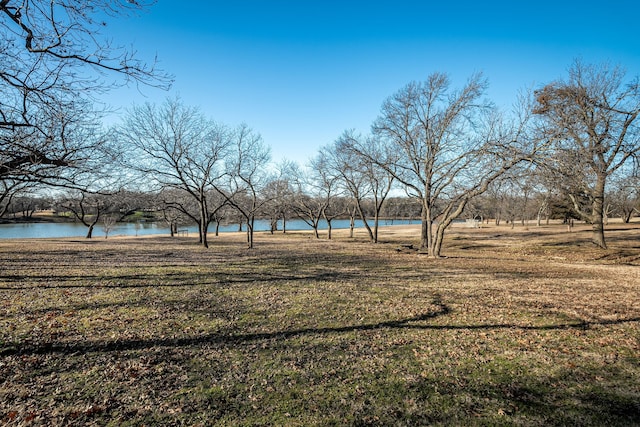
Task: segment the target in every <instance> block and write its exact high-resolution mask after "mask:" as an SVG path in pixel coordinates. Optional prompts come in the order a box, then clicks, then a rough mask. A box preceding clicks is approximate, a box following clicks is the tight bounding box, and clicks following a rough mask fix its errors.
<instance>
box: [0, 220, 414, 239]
mask: <svg viewBox="0 0 640 427" xmlns="http://www.w3.org/2000/svg"><path fill="white" fill-rule="evenodd" d="M402 224H420V221H419V220H405V219H395V220H381V221H380V225H381V226H385V225H402ZM332 225H333V228H334V229H341V228H349V220H348V219H344V220H333V221H332ZM355 225H356V228H362V227H364V225H363V223H362V221H360V220H357V221H356V224H355ZM369 225H373V222H372V221H370V222H369ZM269 228H270V227H269V221H266V220H256V224H255V231H268V230H269ZM180 229H181V230H183V229H186V230H188V232H189V234H192V233H193V234H196V235H197V234H198V227H197V226H190V227H180ZM278 229H279V230H282V222H280V223H279V224H278ZM319 229H320V230H326V229H327V223H326V221H324V220H323V221H321V222H320V227H319ZM243 230H246V228H245V227H243ZM287 230H289V231H293V230H312V228H311V227H310V226H309V225H308V224H307V223H305V222H304V221H302V220H299V219H293V220H289V221H287ZM230 231H238V224H231V225H224V226H220V232H222V233H225V232H230ZM213 232H215V224H212V225H211V226H209V233H213ZM145 234H169V228H168V227H166V226H165V225H164V224H163V223H139V224H134V223H122V224H117V225H116V226H115V227H113V229H112V230H111V231H110V232H109V236H122V235H125V236H142V235H145ZM86 235H87V227H85V226H84V225H82V224H77V223H44V222H38V223H19V224H0V239H25V238H58V237H84V236H86ZM93 237H104V230H103V229H102V227H101V226H100V225H97V226H96V227H95V228H94V230H93Z"/></svg>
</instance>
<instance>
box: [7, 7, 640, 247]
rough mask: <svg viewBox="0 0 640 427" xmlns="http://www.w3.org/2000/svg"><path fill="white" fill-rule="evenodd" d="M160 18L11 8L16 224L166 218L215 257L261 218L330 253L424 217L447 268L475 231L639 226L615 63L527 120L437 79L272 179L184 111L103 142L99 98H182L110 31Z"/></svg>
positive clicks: (632, 105) (519, 105) (632, 119)
mask: <svg viewBox="0 0 640 427" xmlns="http://www.w3.org/2000/svg"><path fill="white" fill-rule="evenodd" d="M151 3H153V2H148V3H145V2H140V1H136V2H131V1H128V0H116V1H112V0H109V1H107V0H104V1H95V2H76V1H65V2H62V1H57V0H56V1H53V2H44V1H41V0H36V1H2V2H0V35H1V36H2V37H0V40H1V41H0V47H1V49H0V93H1V94H2V96H1V97H0V218H10V217H18V216H19V217H22V218H25V217H27V218H28V217H29V216H31V215H32V214H33V212H34V210H35V207H34V203H35V204H38V205H43V206H44V205H48V206H49V207H52V208H53V209H55V210H56V211H58V212H64V214H65V215H69V216H70V217H73V218H74V220H76V221H79V222H82V223H83V224H85V225H86V226H87V229H88V233H87V237H91V235H92V231H93V229H94V227H95V226H96V225H97V224H99V223H100V221H102V224H103V226H104V227H106V229H109V227H110V224H113V223H114V222H117V221H121V220H125V219H126V218H128V217H131V215H141V214H140V212H147V213H148V212H154V213H155V214H156V215H158V216H159V217H161V218H162V220H163V221H166V222H167V224H168V225H169V226H170V229H171V230H172V233H175V232H176V231H177V229H178V227H180V226H181V225H183V224H190V223H192V224H197V226H198V229H199V241H200V243H201V244H202V245H203V246H205V247H207V246H208V244H209V242H208V236H209V234H210V233H209V231H210V230H209V227H210V225H211V224H214V225H216V227H217V226H219V225H220V224H224V223H229V222H234V223H242V224H244V225H245V227H246V230H247V244H248V246H249V247H252V246H253V244H254V240H253V239H254V236H253V231H254V224H255V221H256V219H268V220H270V222H271V224H272V228H273V232H275V231H276V227H277V225H278V224H279V223H281V222H282V223H283V224H284V225H283V230H281V231H283V232H286V222H287V220H288V219H290V218H299V219H302V220H304V221H305V222H307V223H308V224H309V225H310V226H311V227H312V228H313V229H314V231H315V234H316V236H317V237H319V232H318V226H319V223H320V221H321V220H324V221H325V222H326V223H327V224H328V230H327V234H328V237H329V238H330V237H331V231H332V223H333V221H334V220H335V219H336V218H350V219H351V220H352V223H354V222H355V220H356V219H360V220H362V221H363V223H364V226H365V228H366V231H367V233H368V236H369V238H370V240H371V241H372V242H377V240H378V225H379V219H380V218H381V217H384V216H387V217H402V216H419V217H420V219H421V222H422V228H421V235H420V237H421V239H420V240H421V247H422V249H424V250H425V251H426V252H428V254H429V255H430V256H432V257H438V256H440V255H441V249H442V242H443V240H444V236H445V231H446V230H447V228H448V227H449V226H450V225H451V224H452V223H453V222H454V221H456V220H458V219H460V218H465V217H466V218H471V219H473V218H475V219H481V220H482V221H484V220H486V219H489V218H490V219H491V220H493V221H495V222H496V223H501V222H503V221H504V222H505V223H509V224H511V225H515V223H516V222H517V221H521V222H524V221H529V220H532V219H535V220H536V221H537V222H538V223H542V222H543V221H547V220H549V219H550V218H562V219H563V220H566V221H569V220H571V219H579V220H584V221H586V222H587V223H590V224H591V225H592V228H593V242H594V243H595V244H596V245H598V246H599V247H602V248H606V239H605V228H604V226H605V224H606V222H607V220H608V218H610V217H612V216H619V217H621V218H622V219H623V220H624V221H630V220H631V218H632V217H633V216H634V215H637V214H638V209H639V204H638V199H639V196H638V191H639V186H638V155H639V153H640V131H639V127H638V114H640V83H639V79H638V77H633V78H631V79H629V78H627V76H626V74H625V72H624V70H622V69H621V68H620V67H616V66H611V65H608V64H597V65H593V64H584V63H581V62H579V61H576V62H575V63H574V64H573V65H572V66H571V67H570V69H569V71H568V75H567V77H566V78H565V79H563V80H558V81H554V82H550V83H548V84H545V85H543V86H540V87H539V88H537V89H536V90H533V91H531V92H529V93H525V94H523V95H521V96H520V97H519V98H518V100H517V102H516V103H515V105H514V107H513V109H512V111H501V110H499V109H497V108H496V107H495V106H494V105H493V104H492V103H491V102H490V101H488V100H487V99H486V89H487V86H488V82H487V80H486V79H485V78H484V76H482V75H481V74H474V75H472V76H471V77H470V78H469V79H468V80H467V81H466V82H465V83H464V84H462V85H461V86H460V87H454V85H453V84H452V82H451V80H450V78H449V76H448V75H446V74H443V73H434V74H431V75H429V76H427V78H426V79H425V80H424V81H418V82H410V83H409V84H407V85H406V86H404V87H402V88H401V89H399V90H398V91H397V92H396V93H394V94H392V95H391V96H389V97H388V98H387V99H386V100H385V101H384V102H383V103H382V106H381V109H380V114H379V116H378V118H377V119H376V120H375V121H374V122H373V123H372V125H371V129H370V131H369V132H368V133H367V134H360V133H358V132H356V131H355V130H345V131H344V132H343V133H342V134H341V135H336V140H335V141H333V142H331V143H329V144H328V145H326V146H324V147H321V148H319V150H318V153H317V155H315V156H314V157H313V158H312V159H310V160H309V162H308V163H307V164H305V165H299V164H296V163H294V162H290V161H283V162H281V163H279V164H273V163H272V161H271V156H270V148H269V146H268V145H267V144H266V143H265V142H264V141H263V139H262V137H261V136H260V134H259V133H258V132H257V131H255V130H253V129H252V128H251V127H250V126H248V125H247V124H240V125H236V126H229V125H227V124H223V123H219V122H216V121H214V120H212V119H211V118H208V117H206V116H205V115H204V114H203V113H202V111H201V110H199V109H198V108H197V107H193V106H188V105H185V104H184V103H183V102H182V101H181V100H180V99H177V98H168V99H167V100H166V101H165V102H164V103H162V104H160V105H155V104H149V103H147V104H144V105H138V106H133V107H131V108H130V109H129V110H128V111H127V112H126V114H125V115H124V117H123V119H122V121H121V123H119V124H117V125H114V126H111V127H109V128H105V127H104V126H103V124H102V117H103V113H104V111H100V109H99V108H97V107H96V105H98V104H97V103H96V101H95V99H96V95H97V94H100V93H102V92H104V91H106V90H109V89H110V88H112V87H113V86H114V85H117V84H118V83H117V82H118V81H122V83H123V84H126V83H128V82H134V83H136V84H147V85H153V86H160V87H169V85H170V83H171V77H170V76H168V75H167V74H165V73H164V72H162V71H160V70H157V69H156V68H155V66H154V65H151V66H149V65H147V64H146V63H145V62H143V61H141V60H139V59H137V58H136V57H135V56H134V55H132V54H131V53H130V52H128V51H126V50H122V49H119V48H117V47H114V46H112V45H111V42H110V41H109V40H108V39H107V38H104V37H102V36H101V29H102V28H104V27H105V25H107V24H108V23H105V22H103V18H105V17H117V16H118V15H122V14H129V13H132V12H136V11H138V10H141V9H144V8H146V7H148V6H149V5H150V4H151ZM114 77H120V79H118V78H114ZM114 82H116V83H114ZM44 194H48V201H47V202H46V203H45V200H44V199H43V197H44ZM409 214H410V215H409ZM215 232H217V229H216V230H215Z"/></svg>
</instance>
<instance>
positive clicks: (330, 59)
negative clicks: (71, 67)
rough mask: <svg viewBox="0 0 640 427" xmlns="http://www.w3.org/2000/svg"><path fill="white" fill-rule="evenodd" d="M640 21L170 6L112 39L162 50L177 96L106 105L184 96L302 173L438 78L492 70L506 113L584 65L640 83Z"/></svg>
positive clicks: (598, 8)
mask: <svg viewBox="0 0 640 427" xmlns="http://www.w3.org/2000/svg"><path fill="white" fill-rule="evenodd" d="M638 16H640V2H637V1H636V0H610V1H608V2H602V1H589V0H583V1H573V0H571V1H563V0H556V1H547V0H541V1H531V2H529V1H508V2H507V1H493V2H492V1H488V0H487V1H482V2H480V1H438V2H432V1H426V0H425V1H407V0H395V1H366V2H365V1H348V0H343V1H334V0H325V1H304V0H298V1H285V0H276V1H267V0H264V1H259V0H251V1H249V0H245V1H242V0H236V1H217V0H213V1H200V0H198V1H189V2H175V1H170V0H159V1H158V2H157V4H156V5H154V6H153V7H152V8H151V9H149V10H148V11H147V12H145V13H143V14H141V15H139V16H136V17H130V18H126V19H118V20H115V21H112V22H110V23H109V26H108V27H107V31H105V34H107V35H108V36H109V37H111V38H113V40H114V42H115V43H117V44H122V45H125V46H129V45H132V46H133V47H134V48H135V50H136V51H137V52H138V55H139V56H140V57H141V58H143V59H153V57H154V55H157V57H158V59H159V60H160V65H161V67H162V68H163V69H165V70H166V71H167V72H169V73H172V74H173V75H174V76H175V83H174V85H173V88H172V89H171V90H170V91H169V92H165V91H160V90H157V89H153V88H145V87H143V88H141V89H140V91H138V90H136V89H135V88H129V89H125V90H118V91H115V92H113V93H112V94H110V95H109V96H107V97H106V98H105V99H106V100H107V101H108V102H109V103H110V104H111V105H112V106H114V107H119V108H122V109H124V108H127V107H130V106H131V105H132V104H133V103H138V104H139V103H144V102H147V101H149V102H162V101H163V100H164V99H165V98H166V97H167V96H176V95H179V96H180V97H181V98H182V100H183V102H185V103H186V104H188V105H193V106H199V107H200V108H202V110H203V112H204V113H205V114H206V115H207V116H209V117H211V118H213V119H215V120H217V121H219V122H222V123H226V124H228V125H236V124H239V123H241V122H245V123H247V124H249V125H250V126H251V127H252V128H254V129H255V130H256V131H258V132H260V133H261V134H262V136H263V138H264V140H265V143H266V144H268V145H270V146H271V148H272V156H273V159H274V160H275V161H280V160H281V159H284V158H286V159H289V160H294V161H298V162H300V163H301V164H304V163H305V162H306V161H307V160H308V159H309V158H310V157H311V156H313V155H315V153H316V152H317V150H318V148H319V147H321V146H323V145H326V144H329V143H331V142H332V141H334V140H335V139H336V138H337V137H338V136H339V135H340V134H341V133H342V131H344V130H345V129H350V128H354V129H357V130H358V131H360V132H362V133H367V132H368V131H369V128H370V125H371V123H372V122H373V120H374V119H375V118H376V117H377V115H378V113H379V111H380V106H381V104H382V102H383V101H384V99H385V98H387V97H388V96H390V95H392V94H393V93H395V92H396V91H398V90H399V89H401V88H402V87H403V86H404V85H406V84H407V83H409V82H410V81H412V80H424V79H426V77H427V76H428V75H429V74H431V73H433V72H436V71H438V72H446V73H448V74H449V75H450V76H451V78H452V81H453V83H454V85H455V86H458V85H461V84H463V83H464V81H465V80H466V79H467V78H468V77H469V76H470V75H471V74H472V73H474V72H482V73H484V75H485V77H487V78H488V80H489V84H490V87H489V90H488V92H487V96H488V98H489V99H491V100H493V101H494V102H495V103H496V104H497V105H498V106H500V107H503V108H509V106H510V105H511V104H512V103H513V102H514V101H515V99H516V97H517V94H518V91H520V90H523V89H526V88H527V87H538V86H540V85H542V84H544V83H546V82H549V81H552V80H555V79H558V78H562V77H564V76H565V75H566V70H567V68H568V67H569V66H570V65H571V63H572V62H573V61H574V59H576V58H580V59H581V60H583V61H584V62H603V61H608V62H611V63H613V64H620V65H622V66H624V67H625V68H626V69H627V71H628V73H629V75H634V76H635V75H637V74H640V37H638V33H637V25H638V22H637V20H638Z"/></svg>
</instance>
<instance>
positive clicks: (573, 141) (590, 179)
mask: <svg viewBox="0 0 640 427" xmlns="http://www.w3.org/2000/svg"><path fill="white" fill-rule="evenodd" d="M536 101H537V105H536V108H535V110H534V111H535V113H537V114H539V115H540V116H541V117H543V118H544V120H545V125H546V126H545V128H544V131H545V133H546V135H545V136H546V137H547V138H548V139H549V140H551V141H553V144H554V145H553V150H552V151H551V153H550V156H549V157H548V158H547V159H546V161H545V164H546V165H547V166H548V167H549V168H550V169H551V170H553V172H554V173H556V174H557V176H559V177H561V179H562V182H563V183H564V184H565V187H566V188H565V191H566V192H567V194H568V195H569V197H570V198H571V200H572V202H573V206H574V209H575V211H576V212H577V213H578V215H579V216H580V217H581V218H582V219H584V220H586V221H588V222H590V223H591V224H592V226H593V229H592V240H593V243H595V244H596V245H597V246H599V247H601V248H606V247H607V244H606V241H605V230H604V220H605V193H606V186H607V182H608V180H609V178H610V177H611V176H612V175H613V174H614V173H615V172H616V171H617V170H619V169H620V168H621V167H623V165H625V164H626V163H627V162H629V161H630V160H631V159H632V158H633V157H634V156H638V154H640V127H639V124H638V115H639V114H640V80H639V79H638V77H635V78H633V79H632V80H630V81H626V80H625V72H624V71H623V70H622V69H621V68H620V67H613V66H610V65H608V64H600V65H588V64H583V63H582V62H580V61H576V62H575V63H574V64H573V66H572V67H571V68H570V69H569V76H568V78H567V79H566V80H558V81H556V82H552V83H549V84H547V85H546V86H544V87H543V88H541V89H540V90H538V91H536ZM583 200H587V201H588V208H587V209H585V207H586V206H585V205H584V204H583V203H582V201H583Z"/></svg>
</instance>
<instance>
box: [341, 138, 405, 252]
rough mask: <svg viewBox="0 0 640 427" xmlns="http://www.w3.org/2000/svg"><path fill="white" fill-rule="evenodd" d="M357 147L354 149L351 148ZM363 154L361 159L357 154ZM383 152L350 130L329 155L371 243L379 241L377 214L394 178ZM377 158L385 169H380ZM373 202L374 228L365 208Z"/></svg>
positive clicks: (378, 216) (372, 140) (371, 141)
mask: <svg viewBox="0 0 640 427" xmlns="http://www.w3.org/2000/svg"><path fill="white" fill-rule="evenodd" d="M354 147H357V149H354ZM361 152H366V153H368V155H366V156H363V155H361V154H360V153H361ZM384 153H385V152H384V150H381V149H380V146H379V140H378V139H377V138H375V137H373V136H371V137H363V136H361V135H358V134H356V133H355V132H353V131H345V132H344V133H343V134H342V135H341V136H340V138H338V140H337V141H336V142H335V144H334V146H333V147H332V149H331V152H330V153H329V156H330V159H331V164H332V166H333V168H334V169H335V170H336V172H337V173H338V174H339V175H340V181H341V182H342V184H343V185H344V187H345V188H346V190H347V191H348V192H349V193H350V194H351V196H352V197H353V200H354V204H355V208H356V210H357V211H358V214H359V216H360V219H361V220H362V223H363V225H364V227H365V229H366V230H367V233H368V234H369V239H371V241H372V242H374V243H377V242H378V228H379V225H380V212H381V211H382V205H383V204H384V202H385V200H386V199H387V196H388V195H389V193H390V192H391V189H392V186H393V182H394V175H393V173H391V172H389V170H388V169H390V168H392V167H393V166H392V163H391V162H389V161H388V159H384V157H383V156H384ZM372 158H376V159H379V161H380V163H384V164H386V165H387V168H383V167H380V166H379V164H378V162H374V161H372V160H371V159H372ZM368 199H370V200H373V229H372V228H371V226H370V225H369V221H368V220H367V215H366V213H365V209H364V203H365V202H366V200H368Z"/></svg>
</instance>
